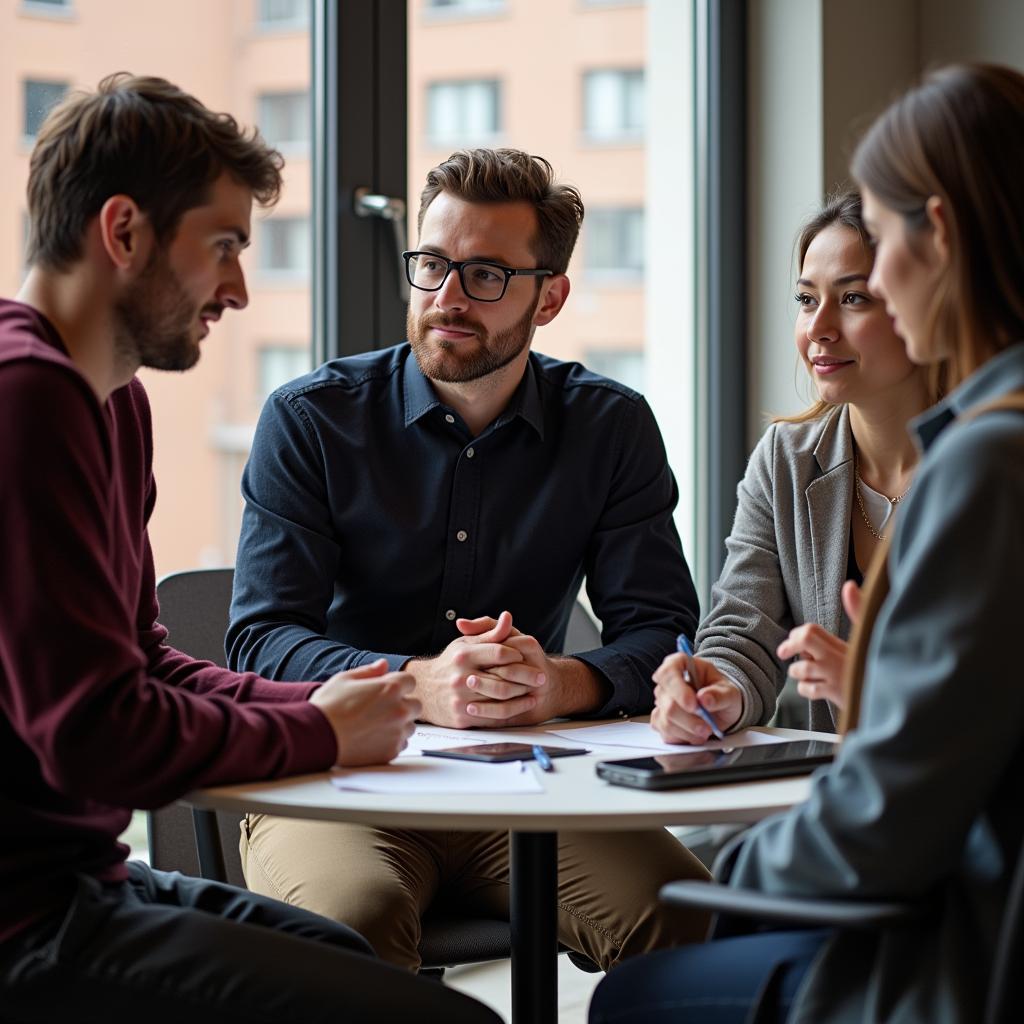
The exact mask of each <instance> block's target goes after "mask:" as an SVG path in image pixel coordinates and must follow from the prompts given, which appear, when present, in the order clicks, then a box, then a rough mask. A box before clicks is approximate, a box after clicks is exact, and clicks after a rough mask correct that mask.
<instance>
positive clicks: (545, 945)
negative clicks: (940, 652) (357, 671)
mask: <svg viewBox="0 0 1024 1024" xmlns="http://www.w3.org/2000/svg"><path fill="white" fill-rule="evenodd" d="M594 724H595V723H593V722H570V723H559V724H552V725H548V726H545V727H544V728H542V729H538V728H532V729H517V730H505V731H502V732H501V733H491V732H488V733H487V734H486V738H487V739H488V740H491V741H497V740H504V739H516V740H520V741H522V742H527V743H530V742H544V743H547V744H548V745H552V746H557V745H559V743H560V742H561V743H562V744H565V743H566V738H565V737H564V736H557V735H551V732H553V731H555V730H557V731H558V732H559V733H565V732H567V731H568V730H571V729H585V728H587V727H589V726H592V725H594ZM759 731H763V732H770V733H774V734H776V735H779V736H784V737H785V738H787V739H794V740H801V739H824V740H834V739H835V736H833V735H831V734H828V733H814V732H806V731H803V730H797V729H762V730H759ZM483 736H484V734H481V733H480V732H467V733H466V737H467V739H473V740H480V739H481V738H483ZM439 745H442V746H444V745H453V744H451V743H441V744H439ZM679 749H680V751H681V752H682V751H685V750H686V749H687V748H686V747H680V748H679ZM591 751H592V752H591V753H590V754H588V755H585V756H579V757H566V758H557V759H555V762H554V766H555V770H554V771H552V772H545V773H543V774H542V775H541V776H540V777H541V779H542V782H543V785H544V792H541V793H523V794H510V793H502V794H500V796H498V795H496V794H493V793H491V794H483V793H480V794H415V795H400V794H389V793H365V792H352V791H348V790H341V789H338V788H337V787H336V786H334V785H333V784H332V783H331V774H330V773H329V772H324V773H321V774H317V775H305V776H297V777H294V778H289V779H282V780H279V781H276V782H266V781H263V782H253V783H243V784H241V785H233V786H215V787H211V788H209V789H203V790H198V791H196V792H193V793H190V794H189V795H188V796H187V797H186V798H185V801H184V802H186V803H188V804H191V805H192V806H193V807H196V808H199V809H207V810H211V811H212V810H234V811H241V812H247V811H248V812H256V813H264V814H274V815H279V816H281V817H290V818H311V819H316V820H320V821H352V822H363V823H366V824H370V825H383V826H388V827H397V828H416V829H432V830H451V829H456V830H458V829H464V830H471V831H482V830H495V829H504V830H507V831H508V832H509V834H510V874H511V877H510V921H511V928H512V1019H513V1021H514V1022H515V1024H555V1022H556V1020H557V1004H558V999H557V987H556V984H557V982H556V979H557V964H556V957H557V948H558V941H557V929H556V915H557V909H556V908H557V904H556V888H557V873H558V866H557V833H558V831H559V830H566V831H569V830H571V831H587V830H588V829H593V830H595V831H608V830H621V831H627V830H635V829H642V828H649V827H658V826H665V825H704V824H716V823H752V822H755V821H759V820H760V819H761V818H764V817H767V816H768V815H770V814H774V813H776V812H778V811H784V810H786V809H787V808H789V807H792V806H793V805H794V804H796V803H799V802H800V801H802V800H803V799H804V798H805V796H806V795H807V791H808V785H809V780H808V777H806V776H802V777H796V778H784V779H774V780H766V781H764V782H750V783H736V784H732V785H725V786H704V787H699V788H693V789H677V790H665V791H662V792H648V791H645V790H639V789H630V788H626V787H623V786H613V785H609V784H608V783H607V782H605V781H604V780H602V779H599V778H598V777H597V775H596V774H595V772H594V766H595V764H596V763H597V761H605V760H621V759H624V758H628V757H641V756H644V753H645V752H644V751H643V750H640V749H631V748H628V747H621V746H618V747H611V746H602V747H592V748H591ZM428 760H433V759H428ZM535 770H537V771H539V769H535ZM210 817H212V815H211V816H210ZM197 827H198V822H197ZM213 827H214V828H215V826H213ZM202 846H203V837H200V848H201V850H202ZM205 873H206V872H205V870H204V874H205Z"/></svg>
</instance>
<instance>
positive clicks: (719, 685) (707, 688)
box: [651, 654, 743, 745]
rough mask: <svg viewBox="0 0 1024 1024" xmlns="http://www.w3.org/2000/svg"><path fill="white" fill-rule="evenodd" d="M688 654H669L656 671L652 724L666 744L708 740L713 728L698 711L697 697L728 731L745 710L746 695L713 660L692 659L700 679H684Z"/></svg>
mask: <svg viewBox="0 0 1024 1024" xmlns="http://www.w3.org/2000/svg"><path fill="white" fill-rule="evenodd" d="M686 660H687V659H686V655H685V654H670V655H669V656H668V657H667V658H665V660H664V661H663V662H662V663H661V664H660V665H659V666H658V669H657V671H656V672H655V673H654V677H653V678H654V682H655V684H656V685H655V687H654V711H653V712H652V713H651V725H652V726H653V727H654V728H655V730H656V731H657V732H658V735H659V736H661V738H662V739H663V740H664V741H665V742H666V743H692V744H695V745H696V744H701V743H707V741H708V740H709V739H711V730H710V729H709V728H708V725H707V723H706V722H705V721H704V720H703V719H702V718H701V717H700V716H699V715H698V714H697V700H698V698H699V699H700V704H701V706H702V707H703V708H704V710H705V711H707V712H709V713H710V714H711V717H712V718H714V720H715V722H716V723H717V725H718V728H719V729H721V730H722V732H725V731H726V730H727V729H729V728H731V727H732V726H733V725H735V724H736V722H737V721H738V720H739V717H740V715H741V714H742V713H743V694H742V693H740V690H739V687H738V686H736V685H735V684H734V683H732V682H730V681H729V680H728V679H727V678H726V677H725V676H723V675H722V673H721V672H719V671H718V669H716V668H715V666H714V665H712V664H711V662H710V661H705V659H704V658H693V659H691V660H692V662H693V671H694V673H695V674H696V676H697V678H696V679H695V680H694V681H693V683H694V685H693V686H690V685H689V684H688V683H686V682H685V680H684V679H683V670H684V669H685V668H686Z"/></svg>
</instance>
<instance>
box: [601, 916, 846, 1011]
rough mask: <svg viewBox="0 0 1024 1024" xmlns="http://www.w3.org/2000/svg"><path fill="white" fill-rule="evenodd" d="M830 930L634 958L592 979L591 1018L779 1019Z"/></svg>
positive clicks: (754, 937) (752, 938)
mask: <svg viewBox="0 0 1024 1024" xmlns="http://www.w3.org/2000/svg"><path fill="white" fill-rule="evenodd" d="M828 935H829V932H828V931H813V932H809V931H783V932H759V933H757V934H755V935H743V936H740V937H739V938H734V939H720V940H718V941H715V942H709V943H706V944H705V945H702V946H684V947H682V948H681V949H667V950H663V951H661V952H658V953H648V954H647V955H646V956H638V957H635V958H634V959H633V960H627V961H626V963H624V964H622V965H621V966H620V967H617V968H616V969H615V970H614V971H612V972H611V973H610V974H609V975H608V976H607V977H606V978H605V979H604V981H602V982H601V984H600V985H598V986H597V990H596V991H595V993H594V998H593V1001H592V1002H591V1004H590V1024H669V1022H671V1024H743V1022H744V1021H751V1020H757V1021H758V1022H764V1024H782V1022H784V1021H785V1020H786V1017H787V1016H788V1013H789V1008H790V1006H791V1004H792V1002H793V997H794V996H795V995H796V991H797V988H798V987H799V985H800V980H801V979H802V978H803V976H804V974H805V972H806V971H807V968H808V967H809V966H810V964H811V962H812V961H813V960H814V957H815V956H816V955H817V953H818V950H819V949H820V948H821V944H822V943H823V942H824V941H825V939H826V938H827V937H828ZM755 1008H756V1015H755Z"/></svg>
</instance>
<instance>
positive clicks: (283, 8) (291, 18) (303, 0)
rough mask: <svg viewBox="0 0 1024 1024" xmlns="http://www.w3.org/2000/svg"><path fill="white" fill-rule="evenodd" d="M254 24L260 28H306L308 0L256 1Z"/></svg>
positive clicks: (307, 22) (307, 23)
mask: <svg viewBox="0 0 1024 1024" xmlns="http://www.w3.org/2000/svg"><path fill="white" fill-rule="evenodd" d="M256 23H257V24H258V25H259V27H260V28H269V29H280V28H289V29H290V28H307V27H308V26H309V0H258V2H257V6H256Z"/></svg>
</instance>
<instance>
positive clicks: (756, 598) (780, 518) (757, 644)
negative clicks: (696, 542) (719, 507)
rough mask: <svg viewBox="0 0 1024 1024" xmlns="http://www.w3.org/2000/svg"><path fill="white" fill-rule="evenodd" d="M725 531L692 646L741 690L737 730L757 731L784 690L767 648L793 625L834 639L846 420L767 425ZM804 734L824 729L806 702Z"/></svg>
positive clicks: (843, 543) (824, 714)
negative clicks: (815, 628) (814, 626)
mask: <svg viewBox="0 0 1024 1024" xmlns="http://www.w3.org/2000/svg"><path fill="white" fill-rule="evenodd" d="M737 494H738V499H739V500H738V504H737V508H736V518H735V521H734V522H733V527H732V533H730V534H729V539H728V540H727V541H726V542H725V546H726V551H727V556H726V562H725V567H724V568H723V569H722V575H721V576H720V577H719V580H718V582H717V583H716V584H715V585H714V587H712V589H711V606H710V608H709V610H708V613H707V615H706V616H705V617H704V620H703V621H702V622H701V624H700V627H699V628H698V630H697V648H698V651H699V653H700V655H701V657H703V658H707V659H708V660H709V661H711V662H712V663H713V664H714V665H715V667H716V668H718V670H719V671H720V672H722V673H723V674H724V675H726V676H728V677H729V678H730V679H732V680H733V681H734V682H735V683H736V684H737V685H738V686H739V687H740V689H741V690H742V691H743V704H744V708H743V714H742V716H741V718H740V720H739V722H738V723H737V724H736V728H737V729H741V728H745V727H746V726H748V725H763V724H765V723H766V722H767V721H768V720H769V719H770V718H771V716H772V715H773V714H774V712H775V704H776V701H777V700H778V697H779V694H780V693H781V692H782V688H783V687H784V686H785V684H786V669H785V666H784V665H783V664H782V663H781V662H780V661H779V659H778V658H777V657H776V656H775V649H776V647H778V645H779V644H780V643H781V642H782V641H783V640H784V639H785V638H786V635H787V634H788V633H789V631H790V630H791V629H792V628H793V627H794V626H799V625H802V624H803V623H805V622H817V623H818V624H819V625H821V626H822V627H824V628H825V629H827V630H828V631H829V632H830V633H835V634H837V635H838V636H841V637H842V638H843V639H846V637H847V636H848V635H849V632H850V621H849V619H848V618H847V617H846V614H845V612H844V611H843V608H842V601H841V598H840V592H841V590H842V586H843V582H844V581H845V580H846V568H847V559H848V555H849V545H850V510H851V507H852V503H853V435H852V434H851V433H850V413H849V410H848V409H847V407H846V406H839V407H837V408H835V409H833V410H832V411H830V412H829V413H827V414H826V415H825V416H823V417H822V418H820V419H817V420H813V421H811V422H809V423H773V424H772V425H771V426H770V427H769V428H768V429H767V430H766V431H765V433H764V436H763V437H762V438H761V440H760V441H759V442H758V444H757V447H756V448H755V449H754V452H753V454H752V455H751V456H750V461H749V462H748V464H747V471H746V473H745V475H744V477H743V480H742V481H741V482H740V485H739V488H738V490H737ZM809 709H810V711H809V716H808V728H810V729H821V730H824V731H834V730H835V726H836V719H835V717H834V716H833V709H832V705H831V704H829V702H828V701H825V700H816V701H811V702H809Z"/></svg>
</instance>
